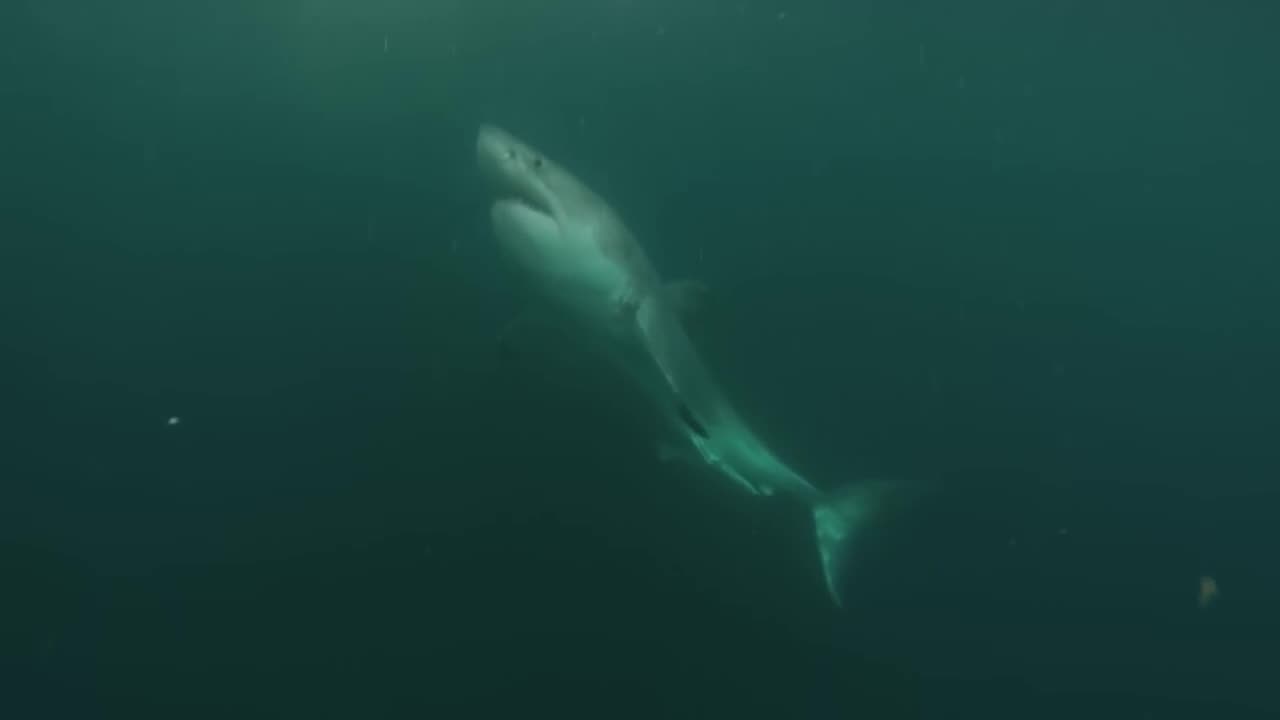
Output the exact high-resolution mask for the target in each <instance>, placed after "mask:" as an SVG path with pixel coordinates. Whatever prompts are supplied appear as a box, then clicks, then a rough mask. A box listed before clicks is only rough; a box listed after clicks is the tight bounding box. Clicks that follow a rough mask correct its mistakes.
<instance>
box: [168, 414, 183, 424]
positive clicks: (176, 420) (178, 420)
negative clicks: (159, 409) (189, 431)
mask: <svg viewBox="0 0 1280 720" xmlns="http://www.w3.org/2000/svg"><path fill="white" fill-rule="evenodd" d="M165 424H166V425H168V426H169V427H173V426H175V425H181V424H182V418H180V417H178V416H177V415H174V416H173V417H170V418H169V420H168V421H167V422H166V423H165Z"/></svg>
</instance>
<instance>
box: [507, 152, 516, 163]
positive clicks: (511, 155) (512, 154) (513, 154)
mask: <svg viewBox="0 0 1280 720" xmlns="http://www.w3.org/2000/svg"><path fill="white" fill-rule="evenodd" d="M507 159H508V160H515V159H516V151H515V150H511V149H508V150H507Z"/></svg>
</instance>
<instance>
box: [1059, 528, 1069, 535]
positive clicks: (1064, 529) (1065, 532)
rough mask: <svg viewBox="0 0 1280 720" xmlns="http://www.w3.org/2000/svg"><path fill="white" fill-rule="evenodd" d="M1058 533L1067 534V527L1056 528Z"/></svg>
mask: <svg viewBox="0 0 1280 720" xmlns="http://www.w3.org/2000/svg"><path fill="white" fill-rule="evenodd" d="M1058 534H1059V535H1066V534H1067V529H1066V528H1058Z"/></svg>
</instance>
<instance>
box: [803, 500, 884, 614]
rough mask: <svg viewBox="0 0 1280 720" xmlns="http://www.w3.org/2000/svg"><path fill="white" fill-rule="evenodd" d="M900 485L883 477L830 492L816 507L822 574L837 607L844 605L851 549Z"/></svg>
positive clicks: (816, 531) (815, 514) (816, 529)
mask: <svg viewBox="0 0 1280 720" xmlns="http://www.w3.org/2000/svg"><path fill="white" fill-rule="evenodd" d="M897 487H898V486H896V485H895V484H893V483H889V482H886V481H881V480H875V481H867V482H860V483H857V484H855V485H851V486H849V487H845V488H841V489H840V490H837V491H835V492H832V493H828V494H827V495H825V496H824V497H823V498H822V499H821V500H819V501H818V502H817V503H816V504H815V505H814V506H813V526H814V531H815V533H816V534H817V538H818V555H819V557H820V558H821V560H822V574H823V578H824V579H825V580H826V583H827V592H828V593H829V594H830V595H831V599H832V600H834V601H835V604H836V606H837V607H843V606H844V602H843V598H842V597H841V594H840V593H841V587H842V581H843V576H844V572H845V570H846V569H847V567H848V564H849V557H850V552H851V550H852V549H853V546H854V545H855V544H857V542H858V539H859V538H860V537H861V536H863V535H864V533H865V531H866V529H867V525H868V524H869V523H870V522H871V520H872V518H873V517H874V516H875V515H877V514H878V513H879V512H880V511H881V510H882V508H883V506H884V503H885V501H886V499H887V496H888V495H889V494H890V492H891V491H893V490H895V489H897Z"/></svg>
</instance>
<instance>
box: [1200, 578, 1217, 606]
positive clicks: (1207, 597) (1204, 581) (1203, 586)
mask: <svg viewBox="0 0 1280 720" xmlns="http://www.w3.org/2000/svg"><path fill="white" fill-rule="evenodd" d="M1217 598H1218V581H1217V580H1216V579H1214V578H1213V576H1211V575H1201V576H1200V594H1199V596H1198V597H1197V598H1196V600H1197V603H1198V604H1199V605H1200V609H1202V610H1204V609H1207V608H1208V607H1209V606H1210V605H1212V604H1213V602H1214V600H1216V599H1217Z"/></svg>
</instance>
